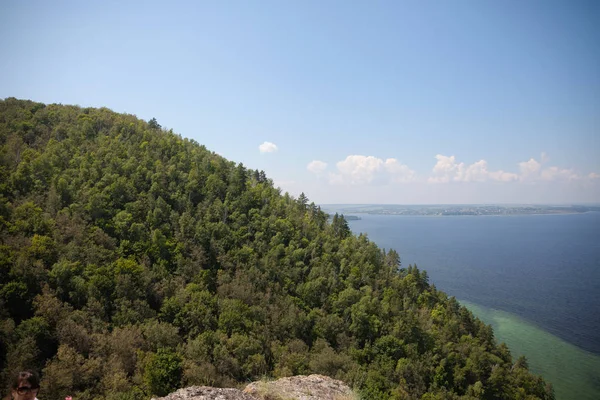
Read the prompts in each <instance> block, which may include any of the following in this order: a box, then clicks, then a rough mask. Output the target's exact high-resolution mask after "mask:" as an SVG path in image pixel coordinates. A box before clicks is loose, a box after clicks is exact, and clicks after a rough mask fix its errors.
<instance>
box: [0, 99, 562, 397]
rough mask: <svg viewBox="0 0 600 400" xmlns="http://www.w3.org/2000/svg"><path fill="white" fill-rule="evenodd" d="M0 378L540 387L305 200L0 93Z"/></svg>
mask: <svg viewBox="0 0 600 400" xmlns="http://www.w3.org/2000/svg"><path fill="white" fill-rule="evenodd" d="M0 146H1V147H0V247H1V249H2V250H1V252H0V370H1V371H2V373H1V376H0V378H1V379H2V381H3V382H7V380H8V379H9V378H10V375H11V374H12V373H14V372H15V371H18V370H22V369H26V368H30V369H33V370H36V371H38V372H39V373H40V374H41V376H42V388H43V391H44V398H46V399H49V400H51V399H62V398H64V397H65V396H67V395H71V396H75V398H76V399H82V400H83V399H92V398H101V399H142V398H147V397H149V396H150V395H162V394H165V393H168V392H169V391H171V390H174V389H176V388H178V387H183V386H188V385H200V384H202V385H212V386H236V385H238V384H240V383H243V382H247V381H249V380H254V379H258V378H261V377H263V376H273V377H282V376H288V375H294V374H308V373H320V374H325V375H329V376H331V377H334V378H338V379H341V380H343V381H345V382H347V383H348V384H349V385H351V386H353V387H354V388H355V389H356V390H357V391H359V392H360V393H361V395H362V396H363V397H364V398H365V399H507V398H514V399H537V398H539V399H552V398H553V394H552V389H551V387H550V386H549V385H547V384H546V383H545V382H544V381H543V380H542V378H541V377H539V376H534V375H532V374H531V373H529V371H528V369H527V362H526V361H525V360H524V359H519V360H517V361H514V360H513V359H512V357H511V354H510V352H509V351H508V349H507V347H506V346H505V345H504V344H500V345H498V344H497V343H496V342H495V340H494V336H493V332H492V330H491V328H490V327H489V326H486V325H485V324H483V323H482V322H481V321H480V320H478V319H476V318H475V317H474V316H473V315H472V314H471V313H470V312H469V311H468V310H467V309H466V308H464V307H462V306H461V305H460V304H459V303H458V302H457V301H456V300H455V299H454V298H451V297H448V296H447V295H446V294H445V293H443V292H441V291H439V290H437V289H436V287H435V286H434V285H433V284H431V283H430V282H429V281H428V277H427V274H426V272H425V271H422V270H420V269H419V268H417V267H416V266H413V265H410V266H408V267H407V268H404V267H403V266H402V265H401V263H400V256H399V255H398V253H397V252H395V251H394V250H389V251H386V250H383V249H380V248H378V247H377V246H376V245H375V244H374V243H372V242H371V241H370V240H369V239H368V238H367V237H366V236H365V235H358V236H357V235H354V234H352V232H351V231H350V229H349V228H348V224H347V222H346V220H345V219H344V217H343V216H340V215H336V216H334V217H333V220H332V221H329V220H328V216H327V215H326V214H325V213H324V212H323V211H321V209H320V208H319V206H317V205H315V204H314V203H312V202H310V201H309V199H308V198H307V196H306V195H304V194H302V195H301V196H300V197H299V198H298V199H296V198H294V197H292V196H290V195H289V194H287V193H284V194H282V193H281V191H280V190H279V189H278V188H276V187H274V185H273V182H272V181H271V180H270V179H268V178H267V176H266V175H265V173H264V172H263V171H256V170H252V169H248V168H246V167H245V166H244V165H242V164H236V163H234V162H231V161H228V160H226V159H224V158H223V157H221V156H219V155H217V154H215V153H213V152H211V151H209V150H207V149H206V148H205V147H204V146H202V145H200V144H198V143H197V142H195V141H194V140H190V139H186V138H182V137H181V136H179V135H176V134H174V133H173V132H172V131H168V130H166V129H164V128H162V127H161V126H160V125H159V124H158V122H157V121H156V119H152V120H151V121H150V122H145V121H143V120H140V119H138V118H136V117H135V116H133V115H126V114H117V113H114V112H112V111H110V110H108V109H106V108H100V109H95V108H80V107H76V106H65V105H57V104H52V105H44V104H40V103H35V102H32V101H23V100H17V99H14V98H8V99H5V100H3V101H0Z"/></svg>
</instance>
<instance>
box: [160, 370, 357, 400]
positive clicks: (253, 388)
mask: <svg viewBox="0 0 600 400" xmlns="http://www.w3.org/2000/svg"><path fill="white" fill-rule="evenodd" d="M354 399H358V396H355V395H354V393H353V392H352V390H351V389H350V388H349V387H348V385H346V384H345V383H344V382H342V381H338V380H335V379H331V378H329V377H327V376H323V375H309V376H304V375H299V376H291V377H288V378H281V379H278V380H276V381H268V382H267V381H258V382H252V383H251V384H249V385H248V386H246V388H245V389H244V391H241V390H238V389H223V388H214V387H209V386H191V387H188V388H185V389H179V390H178V391H176V392H173V393H171V394H169V395H168V396H165V397H160V398H154V399H153V400H354Z"/></svg>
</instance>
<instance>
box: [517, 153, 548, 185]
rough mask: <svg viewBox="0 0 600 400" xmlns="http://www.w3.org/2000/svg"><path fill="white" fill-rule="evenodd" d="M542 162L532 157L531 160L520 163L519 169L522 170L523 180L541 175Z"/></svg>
mask: <svg viewBox="0 0 600 400" xmlns="http://www.w3.org/2000/svg"><path fill="white" fill-rule="evenodd" d="M541 168H542V164H541V163H539V162H537V161H536V160H535V159H533V158H531V159H529V161H523V162H520V163H519V170H520V171H521V176H520V178H521V180H527V179H535V178H537V177H538V176H539V172H540V169H541Z"/></svg>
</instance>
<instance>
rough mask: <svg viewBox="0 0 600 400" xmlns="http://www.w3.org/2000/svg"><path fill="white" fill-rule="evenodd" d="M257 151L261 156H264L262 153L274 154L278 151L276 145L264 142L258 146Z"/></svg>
mask: <svg viewBox="0 0 600 400" xmlns="http://www.w3.org/2000/svg"><path fill="white" fill-rule="evenodd" d="M258 150H259V151H260V152H261V154H264V153H274V152H276V151H277V150H278V149H277V145H276V144H275V143H271V142H264V143H263V144H261V145H260V146H258Z"/></svg>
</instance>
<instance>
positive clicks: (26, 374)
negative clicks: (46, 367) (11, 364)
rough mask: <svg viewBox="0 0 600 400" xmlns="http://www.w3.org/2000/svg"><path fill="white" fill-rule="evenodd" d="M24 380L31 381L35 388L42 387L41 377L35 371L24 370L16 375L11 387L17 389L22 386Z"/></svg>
mask: <svg viewBox="0 0 600 400" xmlns="http://www.w3.org/2000/svg"><path fill="white" fill-rule="evenodd" d="M23 382H27V383H29V384H30V385H31V387H32V388H34V389H39V388H40V378H39V376H38V375H37V374H36V373H35V372H32V371H22V372H19V373H18V374H17V375H15V379H14V380H13V382H12V385H11V389H13V390H17V388H18V387H19V386H21V384H22V383H23Z"/></svg>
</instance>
